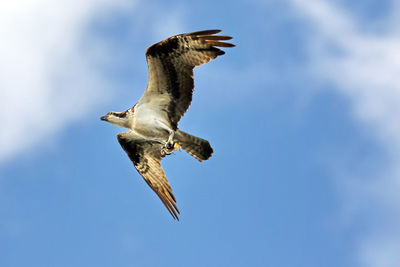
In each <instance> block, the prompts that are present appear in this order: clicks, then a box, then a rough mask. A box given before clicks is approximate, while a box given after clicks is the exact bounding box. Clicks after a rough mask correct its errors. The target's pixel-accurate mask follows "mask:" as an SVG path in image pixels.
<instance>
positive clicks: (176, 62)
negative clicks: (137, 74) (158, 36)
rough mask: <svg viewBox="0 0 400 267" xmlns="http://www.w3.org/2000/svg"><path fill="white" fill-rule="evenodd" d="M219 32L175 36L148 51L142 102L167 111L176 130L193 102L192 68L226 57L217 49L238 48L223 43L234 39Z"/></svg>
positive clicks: (154, 45) (211, 31)
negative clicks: (155, 104) (146, 74)
mask: <svg viewBox="0 0 400 267" xmlns="http://www.w3.org/2000/svg"><path fill="white" fill-rule="evenodd" d="M220 31H221V30H207V31H200V32H192V33H185V34H179V35H175V36H172V37H169V38H167V39H165V40H164V41H161V42H159V43H156V44H153V45H152V46H150V47H149V48H148V49H147V51H146V59H147V65H148V69H149V81H148V84H147V88H146V91H145V92H144V95H143V97H142V98H141V100H140V101H142V103H143V102H153V103H157V105H159V108H160V110H166V111H167V112H168V116H169V120H170V122H171V125H172V127H173V128H175V129H176V128H177V124H178V121H179V120H180V118H181V117H182V116H183V114H185V112H186V110H187V109H188V108H189V106H190V103H191V101H192V94H193V88H194V81H193V68H194V67H195V66H199V65H202V64H204V63H207V62H209V61H210V60H212V59H214V58H216V57H217V56H220V55H223V54H225V52H224V51H222V50H220V49H219V48H217V47H233V46H235V45H233V44H231V43H227V42H222V41H223V40H230V39H232V37H230V36H224V35H215V34H216V33H219V32H220Z"/></svg>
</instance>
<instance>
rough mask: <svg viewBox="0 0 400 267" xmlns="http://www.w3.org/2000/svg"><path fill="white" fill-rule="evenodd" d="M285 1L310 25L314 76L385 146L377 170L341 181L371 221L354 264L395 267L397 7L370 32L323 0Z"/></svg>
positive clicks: (399, 237) (399, 211)
mask: <svg viewBox="0 0 400 267" xmlns="http://www.w3.org/2000/svg"><path fill="white" fill-rule="evenodd" d="M289 2H290V3H291V4H292V6H293V7H294V10H295V12H297V15H298V16H299V17H301V18H302V19H303V21H304V22H306V23H308V24H309V25H312V30H313V34H314V35H312V36H313V38H311V40H310V41H309V52H310V55H311V59H312V61H311V64H310V68H311V69H312V71H313V73H314V74H315V77H322V79H324V80H327V81H330V82H331V83H332V84H334V85H335V88H336V89H337V90H338V91H339V92H340V93H342V94H343V95H345V96H346V97H347V98H348V99H349V100H350V101H351V103H352V108H353V112H354V117H355V118H356V119H358V120H359V121H361V122H362V123H363V125H364V127H365V129H366V131H368V132H369V133H370V134H371V135H373V136H374V137H375V138H376V140H378V141H379V142H380V143H381V144H382V145H383V146H384V147H385V149H386V153H387V157H388V160H387V165H386V166H384V167H385V168H384V170H383V171H382V172H381V173H378V174H371V175H372V176H373V177H369V178H370V179H354V178H353V179H352V180H351V181H350V182H348V184H346V185H347V186H348V190H349V192H351V193H350V194H349V195H348V196H347V200H350V201H351V202H352V203H353V205H356V206H358V208H359V209H364V210H368V211H369V215H368V216H367V217H366V220H368V219H373V221H376V222H377V223H376V225H375V226H374V227H372V229H371V230H370V233H369V234H368V235H367V236H366V237H365V238H363V239H362V240H361V241H360V254H359V261H360V264H361V265H363V266H370V267H378V266H379V267H392V266H393V267H394V266H400V257H399V253H398V251H399V248H400V232H399V231H398V230H397V229H398V225H399V224H400V206H399V205H398V203H400V195H399V194H398V192H400V168H399V167H398V166H400V116H399V114H400V79H399V78H398V75H399V73H400V54H399V53H398V51H399V47H400V30H399V29H400V27H399V26H400V21H399V20H398V18H399V15H400V5H399V4H394V3H393V8H392V11H391V12H392V13H391V14H389V16H387V17H386V18H385V21H384V22H385V24H384V25H385V27H386V28H385V29H384V30H383V31H382V30H381V31H376V30H374V29H373V27H365V25H361V23H359V21H358V20H357V18H356V17H355V16H354V15H351V14H350V13H349V12H347V11H346V10H345V9H344V8H340V7H339V6H337V5H334V4H332V2H329V1H322V0H304V1H303V0H289ZM369 23H371V24H370V25H371V26H372V22H369ZM348 176H350V177H351V175H348ZM350 177H347V178H350ZM350 179H351V178H350ZM355 203H357V204H355ZM371 203H373V205H371ZM371 213H372V214H371ZM378 214H379V215H378ZM374 217H379V218H380V219H376V218H374Z"/></svg>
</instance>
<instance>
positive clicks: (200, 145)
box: [175, 130, 214, 162]
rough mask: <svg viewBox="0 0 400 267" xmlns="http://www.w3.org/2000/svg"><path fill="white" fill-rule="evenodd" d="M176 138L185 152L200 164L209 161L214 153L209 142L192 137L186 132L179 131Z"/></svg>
mask: <svg viewBox="0 0 400 267" xmlns="http://www.w3.org/2000/svg"><path fill="white" fill-rule="evenodd" d="M175 138H176V139H177V140H178V142H179V144H180V145H181V147H182V148H183V150H185V151H186V152H187V153H189V154H190V155H191V156H192V157H194V158H195V159H197V160H198V161H200V162H201V161H203V160H207V159H209V158H210V157H211V155H212V153H213V152H214V151H213V149H212V147H211V145H210V143H209V142H208V141H207V140H204V139H202V138H200V137H196V136H193V135H190V134H188V133H185V132H184V131H181V130H177V131H176V132H175Z"/></svg>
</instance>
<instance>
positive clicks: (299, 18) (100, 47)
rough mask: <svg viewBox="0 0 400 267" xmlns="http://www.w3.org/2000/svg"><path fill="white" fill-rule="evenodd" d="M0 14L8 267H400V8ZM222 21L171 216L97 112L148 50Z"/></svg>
mask: <svg viewBox="0 0 400 267" xmlns="http://www.w3.org/2000/svg"><path fill="white" fill-rule="evenodd" d="M7 5H8V6H7V8H6V9H2V11H0V34H1V36H2V37H3V38H2V39H3V40H7V41H6V42H2V44H0V48H1V49H0V57H1V58H2V59H3V60H2V62H1V63H0V75H1V77H2V78H1V79H0V87H1V91H0V104H1V105H0V111H1V114H2V119H3V124H2V130H1V131H0V147H1V149H0V265H1V266H284V267H290V266H307V267H311V266H315V267H321V266H324V267H325V266H326V267H329V266H332V267H336V266H343V267H345V266H349V267H350V266H352V267H353V266H360V267H395V266H400V257H399V253H398V251H399V250H400V231H399V229H398V225H399V223H400V208H399V205H398V203H400V198H399V196H398V192H399V190H400V186H399V185H400V182H399V181H400V180H399V177H400V169H399V167H398V166H400V162H399V158H400V157H399V156H400V138H399V136H400V126H399V125H400V121H399V118H400V117H399V116H398V114H399V113H400V108H399V107H400V82H399V80H398V73H399V71H400V64H399V62H400V58H399V55H400V54H399V52H398V51H399V50H398V49H399V47H400V46H399V45H400V38H399V37H400V31H399V30H398V29H399V26H400V21H399V17H400V16H399V15H400V6H399V4H398V3H396V2H395V1H378V0H368V1H346V0H336V1H324V0H308V1H305V0H304V1H302V0H285V1H273V0H270V1H268V0H265V1H260V0H258V1H257V0H253V1H236V2H228V1H219V2H217V3H215V2H214V1H201V2H199V1H171V2H168V3H166V2H164V1H154V0H153V1H140V0H137V1H128V0H118V1H107V0H102V1H94V0H84V1H57V2H56V3H55V2H53V1H47V0H37V1H29V0H27V1H22V2H18V3H15V4H14V3H10V4H7ZM213 28H220V29H223V34H227V35H231V36H233V37H234V39H233V42H234V43H236V44H237V47H235V48H233V49H226V52H227V53H226V55H224V56H223V57H220V58H218V59H217V60H215V61H212V62H211V63H209V64H206V65H203V66H201V67H199V68H197V69H196V70H195V85H196V87H195V93H194V97H193V102H192V105H191V107H190V109H189V111H188V113H187V114H186V115H185V116H184V117H183V119H182V120H181V122H180V128H181V129H183V130H185V131H187V132H190V133H192V134H194V135H197V136H200V137H203V138H205V139H208V140H209V141H210V143H211V144H212V146H213V148H214V151H215V152H214V155H213V157H212V158H211V159H210V160H209V161H206V162H203V163H198V162H197V161H196V160H194V159H193V158H191V157H190V156H189V155H188V154H186V153H184V152H177V153H175V154H174V155H173V156H170V157H168V158H166V159H164V160H163V167H164V169H165V172H166V174H167V176H168V178H169V181H170V183H171V185H172V188H173V191H174V194H175V196H176V198H177V204H178V205H179V208H180V210H181V216H180V218H181V221H180V222H177V221H174V220H173V219H172V218H171V216H170V215H169V214H168V211H167V210H166V209H165V208H164V207H163V205H162V203H161V202H160V201H159V199H158V198H157V196H156V195H155V194H154V193H153V192H152V191H151V189H150V188H148V186H147V185H146V184H145V182H144V181H143V180H142V178H141V177H140V176H139V175H138V174H137V172H136V170H135V169H134V167H133V166H132V164H131V162H130V161H129V159H128V158H127V157H126V155H125V153H124V152H123V150H122V149H121V147H120V146H119V144H118V142H117V140H116V137H115V135H116V134H117V133H119V132H121V131H122V130H121V129H119V128H116V127H114V126H112V125H109V124H106V123H104V122H101V121H100V120H99V117H100V116H101V115H104V114H105V113H107V112H108V111H122V110H125V109H126V108H128V107H130V106H131V105H133V104H134V103H135V102H136V101H137V100H138V99H139V97H140V96H141V95H142V93H143V90H144V88H145V86H146V82H147V67H146V62H145V57H144V51H145V49H146V48H147V47H148V46H149V45H151V44H152V43H155V42H157V41H160V40H162V39H164V38H166V37H168V36H170V35H174V34H178V33H181V32H192V31H197V30H203V29H213Z"/></svg>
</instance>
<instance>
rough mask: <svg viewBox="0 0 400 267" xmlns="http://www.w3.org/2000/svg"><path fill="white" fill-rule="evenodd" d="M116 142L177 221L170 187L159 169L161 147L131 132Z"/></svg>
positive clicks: (121, 134)
mask: <svg viewBox="0 0 400 267" xmlns="http://www.w3.org/2000/svg"><path fill="white" fill-rule="evenodd" d="M117 138H118V142H119V143H120V144H121V146H122V148H123V149H124V150H125V152H126V154H127V155H128V157H129V158H130V159H131V160H132V162H133V165H135V167H136V170H137V171H138V172H139V173H140V175H142V177H143V179H144V180H145V181H146V183H147V184H148V185H149V186H150V187H151V189H153V191H154V192H156V194H157V195H158V197H159V198H160V199H161V201H162V202H163V203H164V205H165V207H167V209H168V211H169V213H171V215H172V217H174V219H177V220H178V221H179V218H178V215H177V214H179V209H178V207H177V206H176V204H175V203H176V200H175V197H174V194H173V193H172V189H171V186H170V185H169V183H168V179H167V177H166V176H165V173H164V170H163V169H162V168H161V159H162V155H161V147H162V145H161V144H160V143H158V142H156V141H150V140H146V139H143V138H141V137H139V136H138V135H136V134H135V133H134V132H132V131H128V132H124V133H120V134H118V135H117Z"/></svg>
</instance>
